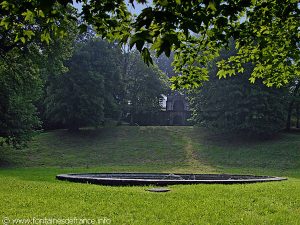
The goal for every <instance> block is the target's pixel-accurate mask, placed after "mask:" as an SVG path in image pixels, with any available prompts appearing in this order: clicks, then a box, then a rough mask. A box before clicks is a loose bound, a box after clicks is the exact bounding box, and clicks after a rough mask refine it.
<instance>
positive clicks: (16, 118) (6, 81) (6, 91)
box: [0, 46, 42, 147]
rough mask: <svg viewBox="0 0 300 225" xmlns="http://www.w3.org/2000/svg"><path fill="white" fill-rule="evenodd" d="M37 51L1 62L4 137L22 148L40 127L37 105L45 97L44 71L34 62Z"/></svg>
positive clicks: (0, 116)
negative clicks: (42, 86) (42, 90)
mask: <svg viewBox="0 0 300 225" xmlns="http://www.w3.org/2000/svg"><path fill="white" fill-rule="evenodd" d="M38 54H39V53H38V52H37V49H36V48H35V47H34V46H32V48H31V49H30V50H29V51H28V52H27V53H26V54H22V53H20V52H19V51H18V50H17V49H15V50H14V51H12V52H10V53H9V54H7V56H6V58H5V59H1V60H0V127H1V129H0V137H2V139H1V141H3V142H6V143H7V144H12V145H14V146H16V147H18V146H20V144H22V142H23V141H26V140H28V139H29V138H30V136H31V135H32V132H33V130H34V129H35V128H38V127H39V119H38V117H37V111H36V107H35V106H34V102H35V101H36V100H37V99H38V97H39V94H40V93H41V85H42V80H41V78H40V70H39V67H38V65H37V64H36V62H34V58H35V57H36V56H37V55H38Z"/></svg>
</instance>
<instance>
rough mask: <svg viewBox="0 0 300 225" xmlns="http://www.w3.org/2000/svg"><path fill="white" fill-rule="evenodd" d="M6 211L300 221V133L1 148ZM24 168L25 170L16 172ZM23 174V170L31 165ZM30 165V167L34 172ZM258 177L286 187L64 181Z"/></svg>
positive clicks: (1, 205)
mask: <svg viewBox="0 0 300 225" xmlns="http://www.w3.org/2000/svg"><path fill="white" fill-rule="evenodd" d="M0 155H1V156H3V157H2V160H1V163H2V165H5V166H6V168H3V169H1V170H0V213H1V214H2V215H3V216H8V217H10V218H32V217H41V218H42V217H52V218H67V217H77V218H93V219H97V218H103V217H106V218H110V219H111V221H112V223H111V224H208V223H211V224H300V135H297V134H284V135H282V136H281V137H279V138H277V139H274V140H269V141H261V142H256V143H253V142H246V141H243V142H241V141H240V142H239V141H237V140H232V141H228V140H227V141H224V140H220V139H218V138H216V137H214V138H213V137H211V136H207V135H206V134H205V132H203V131H201V130H199V129H197V128H191V127H119V128H105V129H100V130H98V131H96V132H95V131H83V132H81V133H80V134H77V135H74V134H73V135H71V134H68V133H66V132H64V131H56V132H50V133H43V134H41V135H39V136H38V137H37V138H36V139H35V140H34V141H33V142H32V143H31V144H30V146H29V148H28V149H25V150H21V151H20V150H19V151H12V150H10V149H1V151H0ZM7 166H10V167H12V166H14V167H18V168H15V169H13V168H7ZM21 167H22V168H21ZM24 167H29V168H24ZM75 171H76V172H77V171H80V172H85V171H93V172H95V171H99V172H103V171H109V172H112V171H140V172H142V171H147V172H149V171H154V172H205V173H209V172H212V173H215V172H221V173H226V172H227V173H255V174H267V175H277V176H287V177H288V178H289V180H288V181H286V182H274V183H262V184H250V185H188V186H183V185H175V186H171V187H170V188H171V192H168V193H160V194H157V193H149V192H145V191H144V190H145V187H103V186H96V185H87V184H76V183H68V182H62V181H56V180H55V175H56V174H57V173H63V172H75Z"/></svg>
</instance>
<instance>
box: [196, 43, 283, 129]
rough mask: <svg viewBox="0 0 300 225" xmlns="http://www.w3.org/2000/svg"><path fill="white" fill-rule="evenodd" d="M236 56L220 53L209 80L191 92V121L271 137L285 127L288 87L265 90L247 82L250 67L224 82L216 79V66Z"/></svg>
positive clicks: (261, 85) (211, 69)
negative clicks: (221, 61)
mask: <svg viewBox="0 0 300 225" xmlns="http://www.w3.org/2000/svg"><path fill="white" fill-rule="evenodd" d="M236 53H237V51H236V50H234V46H232V49H231V50H230V51H227V50H223V51H221V56H220V57H219V58H217V59H215V60H214V61H213V63H212V64H211V67H210V73H209V75H210V77H209V81H207V82H205V84H204V85H203V87H201V88H200V89H198V90H195V91H192V94H191V102H192V105H191V107H192V110H193V119H194V121H195V122H196V123H197V124H200V125H202V126H205V127H209V128H213V129H215V130H218V131H222V132H224V131H226V132H228V131H231V132H233V131H234V132H243V133H245V134H267V135H268V134H273V133H274V132H277V131H279V130H282V129H284V128H285V121H286V116H287V101H288V99H289V98H288V89H287V88H280V89H278V88H268V87H266V86H265V85H263V84H262V82H261V81H257V82H256V83H255V84H250V83H249V82H248V79H249V77H250V74H251V72H252V70H253V68H254V67H253V66H252V65H251V64H247V65H244V67H245V71H244V72H243V73H241V74H239V76H234V77H230V78H227V79H219V78H218V77H217V73H218V69H217V66H216V64H217V63H218V62H219V61H220V60H224V59H227V58H228V57H231V56H234V55H235V54H236Z"/></svg>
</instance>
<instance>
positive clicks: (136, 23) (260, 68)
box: [0, 0, 300, 88]
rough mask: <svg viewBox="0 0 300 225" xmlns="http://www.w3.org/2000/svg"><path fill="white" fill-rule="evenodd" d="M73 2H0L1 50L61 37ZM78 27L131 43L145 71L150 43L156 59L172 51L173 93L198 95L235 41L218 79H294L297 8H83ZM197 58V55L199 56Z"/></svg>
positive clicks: (103, 4)
mask: <svg viewBox="0 0 300 225" xmlns="http://www.w3.org/2000/svg"><path fill="white" fill-rule="evenodd" d="M72 2H73V1H72V0H56V1H12V0H6V1H2V2H1V7H2V8H1V12H0V14H1V17H0V19H1V21H0V26H1V30H0V32H1V34H4V35H2V36H1V37H2V39H1V44H2V46H1V48H0V49H1V50H2V51H3V52H6V51H7V49H11V48H12V47H14V46H19V47H20V46H27V45H28V44H30V42H31V41H32V40H33V37H35V38H37V39H40V40H41V41H42V42H50V41H51V38H50V35H49V34H50V33H54V34H55V35H57V36H63V35H64V34H65V33H66V32H64V31H65V30H64V28H63V27H62V26H61V25H62V24H63V21H64V19H65V18H73V19H74V18H75V17H76V16H75V15H74V14H72V12H71V11H70V10H68V6H69V5H70V4H71V3H72ZM77 2H78V3H82V12H81V18H83V23H82V24H80V25H79V28H81V30H83V31H84V30H85V29H86V28H87V25H92V26H94V28H95V30H96V31H97V33H98V34H100V35H102V36H103V37H106V38H112V39H118V40H120V41H121V42H123V43H127V42H128V41H129V42H130V45H131V46H135V47H136V49H138V50H139V51H140V52H141V54H142V56H143V57H144V60H145V61H146V62H147V63H150V62H151V54H150V52H149V45H148V44H149V43H150V44H152V47H151V48H152V49H153V50H155V51H156V52H157V54H158V55H160V54H161V53H165V54H166V55H167V56H169V55H170V52H171V50H174V53H175V56H174V59H175V60H174V68H175V70H176V72H177V73H178V74H180V76H177V77H173V78H172V81H173V87H174V88H180V87H198V86H200V85H201V84H202V82H203V81H206V80H207V79H208V71H207V69H206V68H207V64H208V63H209V62H210V61H211V60H212V59H213V58H215V57H216V56H217V55H218V53H219V50H220V49H221V48H223V47H226V46H227V45H228V40H229V39H230V38H231V37H233V38H234V39H235V40H236V45H237V46H236V47H237V49H238V54H236V55H235V56H232V57H230V58H228V59H227V60H226V61H220V62H219V63H218V65H217V66H218V67H219V72H218V76H219V77H227V76H231V75H234V74H237V73H240V72H241V71H242V70H243V67H242V65H243V64H244V63H248V62H251V63H252V64H253V66H254V68H253V70H252V73H251V76H250V77H249V79H250V81H251V82H255V80H256V79H261V80H262V81H263V83H264V84H266V85H267V86H276V87H280V86H284V85H286V84H287V83H288V82H290V81H292V80H294V78H295V77H298V76H299V75H300V74H299V60H300V58H299V57H300V56H299V55H300V54H299V50H300V48H299V30H298V28H299V26H300V24H299V23H300V15H299V12H300V8H299V4H298V1H297V0H284V1H282V0H234V1H228V0H218V1H213V0H199V1H182V0H171V1H165V0H153V1H152V4H145V3H147V1H146V0H130V1H129V2H130V3H131V4H133V5H134V4H136V3H142V4H145V9H143V10H142V12H141V13H140V14H139V15H138V16H137V17H134V16H132V15H131V14H130V12H129V11H128V9H127V6H126V1H125V0H117V1H110V0H103V1H97V0H91V1H83V0H77ZM200 53H201V54H200Z"/></svg>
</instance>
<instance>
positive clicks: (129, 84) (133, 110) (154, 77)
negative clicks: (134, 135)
mask: <svg viewBox="0 0 300 225" xmlns="http://www.w3.org/2000/svg"><path fill="white" fill-rule="evenodd" d="M127 57H129V59H128V60H126V63H127V69H126V72H127V73H126V75H125V77H124V80H125V92H126V94H125V101H126V103H127V104H125V105H124V112H125V113H126V112H127V113H129V114H130V117H131V123H134V121H135V118H134V116H135V115H138V114H140V115H142V114H145V115H147V116H149V115H150V114H151V113H154V112H157V111H159V109H160V104H159V99H160V97H161V96H160V95H161V94H162V93H164V91H165V90H166V88H167V77H166V76H165V74H163V73H161V71H160V70H159V69H158V68H157V66H150V67H147V65H145V64H144V63H143V61H142V60H141V57H140V54H139V53H138V52H137V51H134V52H130V53H128V55H127Z"/></svg>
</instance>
